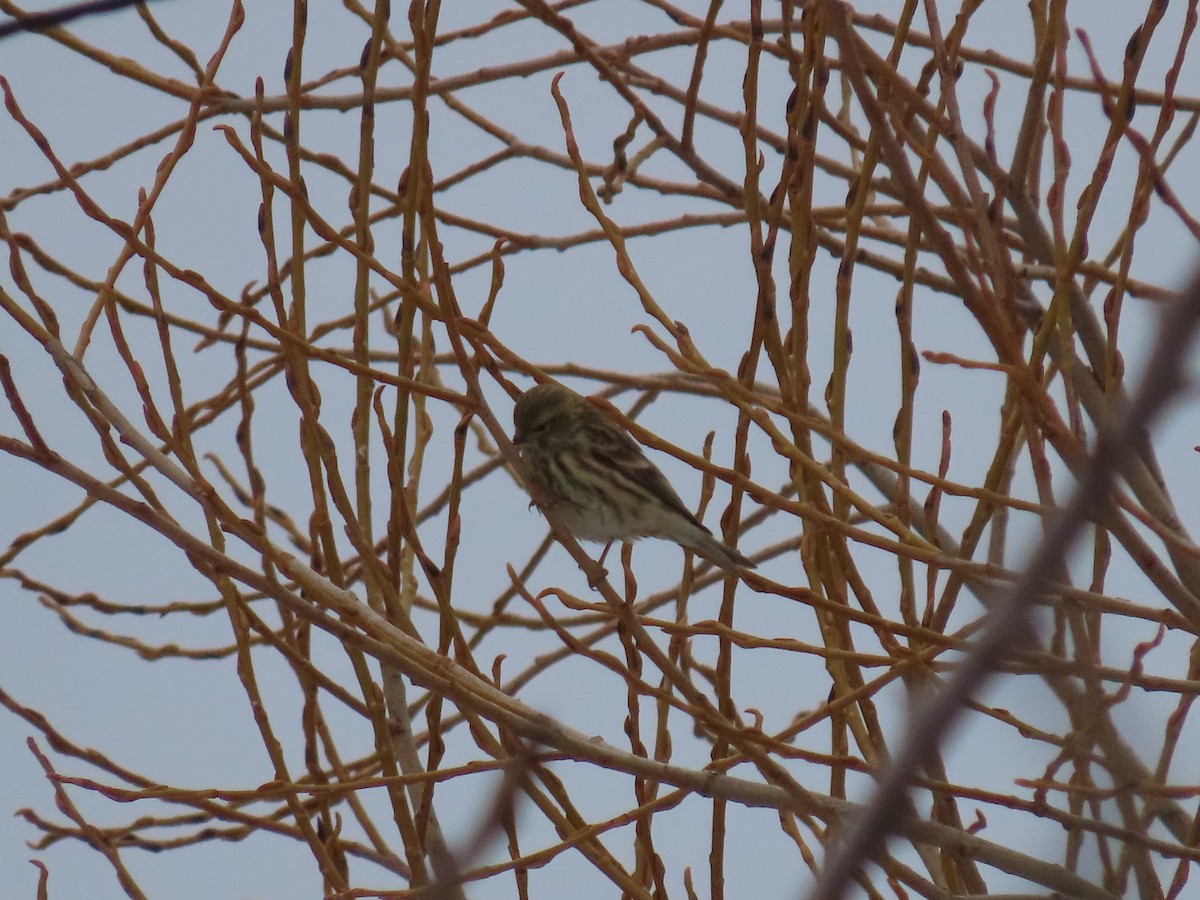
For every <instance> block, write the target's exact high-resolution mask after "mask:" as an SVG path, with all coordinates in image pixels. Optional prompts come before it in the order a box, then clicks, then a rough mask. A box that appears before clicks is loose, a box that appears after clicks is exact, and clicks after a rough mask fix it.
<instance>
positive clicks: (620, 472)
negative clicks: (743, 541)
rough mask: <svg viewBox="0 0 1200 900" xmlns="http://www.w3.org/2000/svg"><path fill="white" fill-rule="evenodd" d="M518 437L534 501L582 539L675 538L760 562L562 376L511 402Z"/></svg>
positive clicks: (713, 553)
mask: <svg viewBox="0 0 1200 900" xmlns="http://www.w3.org/2000/svg"><path fill="white" fill-rule="evenodd" d="M513 425H514V432H513V443H514V444H515V445H516V446H517V448H518V450H519V452H520V454H521V457H522V459H524V461H525V463H526V467H527V469H528V479H529V481H531V482H532V484H531V485H530V487H531V490H530V493H531V495H532V496H533V501H532V502H531V503H530V506H533V505H535V504H536V505H538V506H539V507H541V508H542V509H543V512H545V511H546V510H551V511H552V512H553V514H554V516H555V517H556V518H557V519H558V521H559V522H561V523H562V524H563V525H564V526H566V528H567V530H568V531H570V532H571V534H572V535H574V536H575V537H576V538H577V539H579V540H584V541H596V542H600V543H603V544H605V545H606V546H605V548H604V552H603V553H602V554H601V556H600V563H601V565H603V562H604V556H605V554H607V553H608V550H609V548H610V547H611V546H612V543H613V542H614V541H618V540H620V541H636V540H638V539H639V538H643V537H655V538H662V539H664V540H669V541H674V542H675V543H677V544H680V545H682V546H683V547H686V548H688V549H690V550H694V551H696V552H697V553H699V554H700V555H701V556H703V557H704V558H706V559H708V560H709V561H710V562H712V563H714V564H715V565H717V566H720V567H721V568H722V569H725V570H727V571H732V572H737V571H738V570H740V569H752V568H754V567H755V564H754V563H753V562H752V561H751V560H749V559H747V558H746V557H745V556H743V555H742V554H741V553H739V552H738V551H737V550H735V549H733V548H732V547H729V546H727V545H726V544H723V543H721V542H720V541H719V540H717V539H716V538H714V537H713V536H712V532H710V531H709V530H708V529H707V528H705V527H704V525H702V524H701V523H700V521H699V520H698V519H697V518H696V517H695V516H694V515H693V514H692V512H691V511H690V510H689V509H688V508H687V507H686V506H685V505H684V503H683V501H682V500H680V499H679V495H678V494H677V493H675V489H674V488H672V487H671V485H670V483H669V482H668V481H667V479H666V476H664V475H663V473H662V472H661V471H659V469H658V467H657V466H656V465H654V463H652V462H651V461H650V460H649V459H647V458H646V454H645V453H644V452H642V448H641V446H640V445H639V444H638V443H637V441H635V440H634V439H633V438H632V437H630V436H629V434H628V433H627V432H626V431H625V429H624V428H623V427H621V425H619V424H618V423H617V422H615V421H614V420H613V419H611V418H609V417H608V416H607V415H605V413H604V412H603V411H602V409H601V407H600V406H599V405H598V404H596V403H595V402H594V401H591V400H588V399H587V398H585V397H582V396H580V395H579V394H577V393H575V391H573V390H571V389H570V388H568V387H565V386H563V385H561V384H558V383H557V382H544V383H542V384H538V385H536V386H535V387H532V388H530V389H529V390H528V391H526V392H525V393H524V394H522V395H521V396H520V397H519V398H517V402H516V405H515V406H514V408H513Z"/></svg>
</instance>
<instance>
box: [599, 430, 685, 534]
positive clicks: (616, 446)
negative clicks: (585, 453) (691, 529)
mask: <svg viewBox="0 0 1200 900" xmlns="http://www.w3.org/2000/svg"><path fill="white" fill-rule="evenodd" d="M605 421H606V423H607V424H608V425H610V426H611V427H610V428H605V429H596V433H595V434H594V435H592V449H593V451H594V452H595V454H596V455H597V456H598V457H600V458H601V459H603V460H604V461H605V462H607V463H609V464H610V466H611V469H612V471H615V472H621V471H626V472H630V473H633V474H634V475H635V478H633V479H630V480H631V482H633V483H632V484H631V485H630V487H631V489H638V488H640V489H642V490H645V491H647V492H649V493H650V494H652V495H653V496H654V497H657V498H658V499H659V500H661V501H662V502H663V503H665V504H666V505H667V506H669V507H670V508H671V509H673V510H675V511H676V512H677V513H679V514H680V515H681V516H683V517H684V518H686V519H687V520H688V521H689V522H691V523H692V524H693V525H696V526H697V527H699V528H700V529H702V530H703V531H705V532H707V531H708V529H707V528H705V527H704V526H703V525H701V524H700V522H699V521H697V519H696V517H695V516H694V515H692V511H691V510H690V509H688V508H687V507H686V506H685V505H684V503H683V500H681V499H680V498H679V495H678V494H677V493H675V488H673V487H671V483H670V482H669V481H667V478H666V476H665V475H663V473H662V472H661V471H659V468H658V466H656V465H655V464H654V463H652V462H650V460H649V459H648V458H647V457H646V454H645V452H644V451H643V450H642V446H641V444H639V443H638V442H637V441H635V440H634V439H633V438H632V437H630V436H629V435H628V434H627V433H626V432H625V429H623V428H622V427H621V426H620V425H619V424H617V423H616V422H614V421H612V420H611V419H609V418H608V417H607V416H606V417H605Z"/></svg>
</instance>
